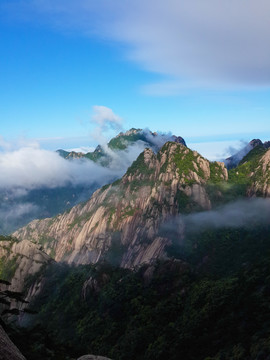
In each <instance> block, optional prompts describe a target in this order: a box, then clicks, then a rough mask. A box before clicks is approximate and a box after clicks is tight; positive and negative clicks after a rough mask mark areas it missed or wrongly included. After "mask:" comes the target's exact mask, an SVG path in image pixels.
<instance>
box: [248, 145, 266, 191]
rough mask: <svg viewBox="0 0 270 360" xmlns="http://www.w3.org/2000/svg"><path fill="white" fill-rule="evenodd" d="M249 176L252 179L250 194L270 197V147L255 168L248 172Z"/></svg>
mask: <svg viewBox="0 0 270 360" xmlns="http://www.w3.org/2000/svg"><path fill="white" fill-rule="evenodd" d="M250 178H251V180H252V186H251V187H250V188H249V194H250V195H253V194H254V195H257V194H258V195H260V196H263V197H270V149H269V150H267V151H266V152H265V154H264V155H263V156H262V157H261V159H260V160H259V164H258V166H257V167H256V169H255V170H254V171H253V172H252V173H250Z"/></svg>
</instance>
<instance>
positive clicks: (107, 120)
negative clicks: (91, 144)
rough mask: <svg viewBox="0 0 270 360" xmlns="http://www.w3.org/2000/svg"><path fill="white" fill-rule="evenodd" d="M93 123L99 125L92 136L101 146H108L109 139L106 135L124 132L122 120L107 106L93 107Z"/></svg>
mask: <svg viewBox="0 0 270 360" xmlns="http://www.w3.org/2000/svg"><path fill="white" fill-rule="evenodd" d="M91 122H92V123H94V124H97V126H96V127H95V129H94V131H93V132H92V136H93V137H94V138H95V139H96V140H97V141H98V142H99V143H101V144H106V142H107V137H106V136H105V134H106V133H107V132H108V131H110V130H113V131H120V130H123V127H122V119H121V118H120V116H118V115H116V114H115V113H114V112H113V111H112V109H110V108H108V107H106V106H98V105H95V106H93V115H92V118H91Z"/></svg>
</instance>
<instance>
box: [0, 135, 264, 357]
mask: <svg viewBox="0 0 270 360" xmlns="http://www.w3.org/2000/svg"><path fill="white" fill-rule="evenodd" d="M269 169H270V150H269V149H265V148H264V147H262V146H256V147H254V149H252V150H251V151H250V152H249V153H248V154H247V155H246V156H245V157H244V158H243V159H242V160H241V162H240V163H239V165H238V166H237V167H236V168H234V169H231V170H229V171H227V169H226V167H225V166H224V164H223V163H219V162H209V161H208V160H207V159H205V158H203V157H202V156H201V155H200V154H198V153H197V152H196V151H192V150H190V149H188V148H187V147H186V146H184V145H183V144H179V143H176V142H167V143H166V144H164V145H163V146H162V148H161V149H160V150H159V151H158V152H157V153H155V152H154V151H153V150H151V149H149V148H146V149H145V150H144V151H143V152H142V153H141V154H140V155H139V157H138V158H137V159H136V161H134V162H133V163H132V165H131V166H130V167H129V168H128V170H127V171H126V173H125V175H124V176H123V177H122V178H121V179H119V180H117V181H115V182H114V183H112V184H108V185H105V186H103V187H102V188H100V189H98V190H97V191H96V192H95V193H94V194H93V195H92V197H91V198H90V199H89V200H88V201H86V202H84V203H81V204H79V205H76V206H75V207H73V208H72V209H70V210H69V211H66V212H64V213H63V214H59V215H57V216H56V217H54V218H47V219H43V220H34V221H33V222H31V223H29V224H28V225H27V226H25V227H23V228H21V229H19V230H18V231H16V232H15V233H14V234H13V236H14V237H12V238H10V239H7V238H3V242H2V245H3V250H2V258H1V263H2V274H4V275H5V274H9V277H10V278H12V276H13V275H14V274H15V275H16V274H21V278H20V280H19V283H21V284H23V286H24V289H25V291H26V294H27V298H28V299H31V304H32V306H33V307H34V309H37V310H39V314H38V315H37V316H36V317H34V318H29V316H28V317H27V316H25V317H24V318H23V319H22V321H23V323H24V324H27V326H29V325H30V324H31V326H32V328H31V327H30V328H28V329H24V330H22V331H21V332H19V333H18V332H17V333H15V335H14V337H12V340H13V341H14V342H15V343H16V345H17V346H18V347H19V348H20V349H21V351H22V353H23V354H24V355H25V356H26V357H27V358H28V359H30V360H31V359H35V358H36V357H37V356H40V355H39V351H38V350H37V349H40V348H42V349H43V354H44V357H43V358H42V360H43V359H44V360H45V359H46V360H48V359H57V360H58V359H60V358H63V359H69V360H71V359H74V358H76V357H78V356H80V355H82V354H83V353H96V354H101V355H104V356H108V357H109V358H112V359H120V360H121V359H122V360H124V359H127V358H129V359H131V360H133V359H134V360H140V359H141V360H144V359H149V360H161V359H164V357H167V358H168V359H170V360H178V359H179V358H185V359H187V360H194V359H196V360H224V359H225V360H231V359H238V360H255V359H256V360H257V359H259V358H260V359H263V360H266V359H267V356H268V354H269V351H270V345H269V344H270V342H269V327H268V322H269V319H270V310H269V306H268V303H269V301H270V298H269V294H270V292H269V278H270V275H269V254H270V247H269V239H270V237H269V236H270V230H269V229H270V204H269V200H268V199H265V198H267V197H269V179H270V173H269ZM256 197H257V198H256ZM27 248H29V249H31V251H29V253H23V252H24V251H25V250H24V249H26V250H27ZM31 254H32V255H31ZM47 254H49V255H50V257H51V258H54V259H55V260H56V261H52V260H51V259H50V257H49V256H48V255H47ZM41 260H42V261H41ZM10 264H13V265H12V272H9V273H8V270H9V269H11V267H10ZM24 264H25V266H24ZM26 264H28V265H26ZM31 264H34V265H35V266H34V267H33V266H31ZM74 265H75V266H74ZM29 269H30V270H29ZM31 269H35V271H32V270H31ZM28 273H29V274H28ZM26 274H27V275H30V276H26ZM25 279H27V281H25ZM19 283H18V277H17V276H15V277H14V280H13V289H16V286H19V285H20V284H19ZM52 314H53V316H51V315H52ZM37 324H42V327H40V325H37ZM45 354H46V355H45Z"/></svg>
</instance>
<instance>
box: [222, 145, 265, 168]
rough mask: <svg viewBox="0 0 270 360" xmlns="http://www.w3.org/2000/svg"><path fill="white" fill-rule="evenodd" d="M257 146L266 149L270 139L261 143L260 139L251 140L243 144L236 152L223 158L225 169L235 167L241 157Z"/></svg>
mask: <svg viewBox="0 0 270 360" xmlns="http://www.w3.org/2000/svg"><path fill="white" fill-rule="evenodd" d="M257 146H258V147H260V148H264V149H268V148H269V147H270V141H265V142H264V143H263V142H262V141H261V140H260V139H253V140H251V141H250V142H249V143H248V144H247V145H246V146H244V147H243V148H242V149H241V150H240V151H238V152H237V153H236V154H234V155H232V156H230V157H228V158H227V159H225V161H224V163H225V165H226V167H227V169H233V168H235V167H236V166H237V165H238V164H239V163H241V161H242V160H243V158H244V157H245V156H246V155H247V154H248V153H249V152H250V151H251V150H253V149H254V148H256V147H257Z"/></svg>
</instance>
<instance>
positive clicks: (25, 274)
mask: <svg viewBox="0 0 270 360" xmlns="http://www.w3.org/2000/svg"><path fill="white" fill-rule="evenodd" d="M0 260H1V275H0V277H2V278H5V280H9V281H11V286H10V288H9V289H10V290H11V291H18V292H21V291H23V290H24V287H25V281H26V280H27V278H29V276H34V275H35V274H37V273H39V272H40V271H41V269H42V267H45V266H46V265H48V264H49V263H50V262H51V261H52V259H51V258H50V257H49V256H48V255H47V254H46V253H45V252H44V251H42V250H41V249H40V245H38V244H34V243H32V242H30V241H28V240H26V239H24V240H22V241H20V242H17V241H16V240H15V239H14V240H7V241H1V242H0ZM36 290H37V289H36Z"/></svg>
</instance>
